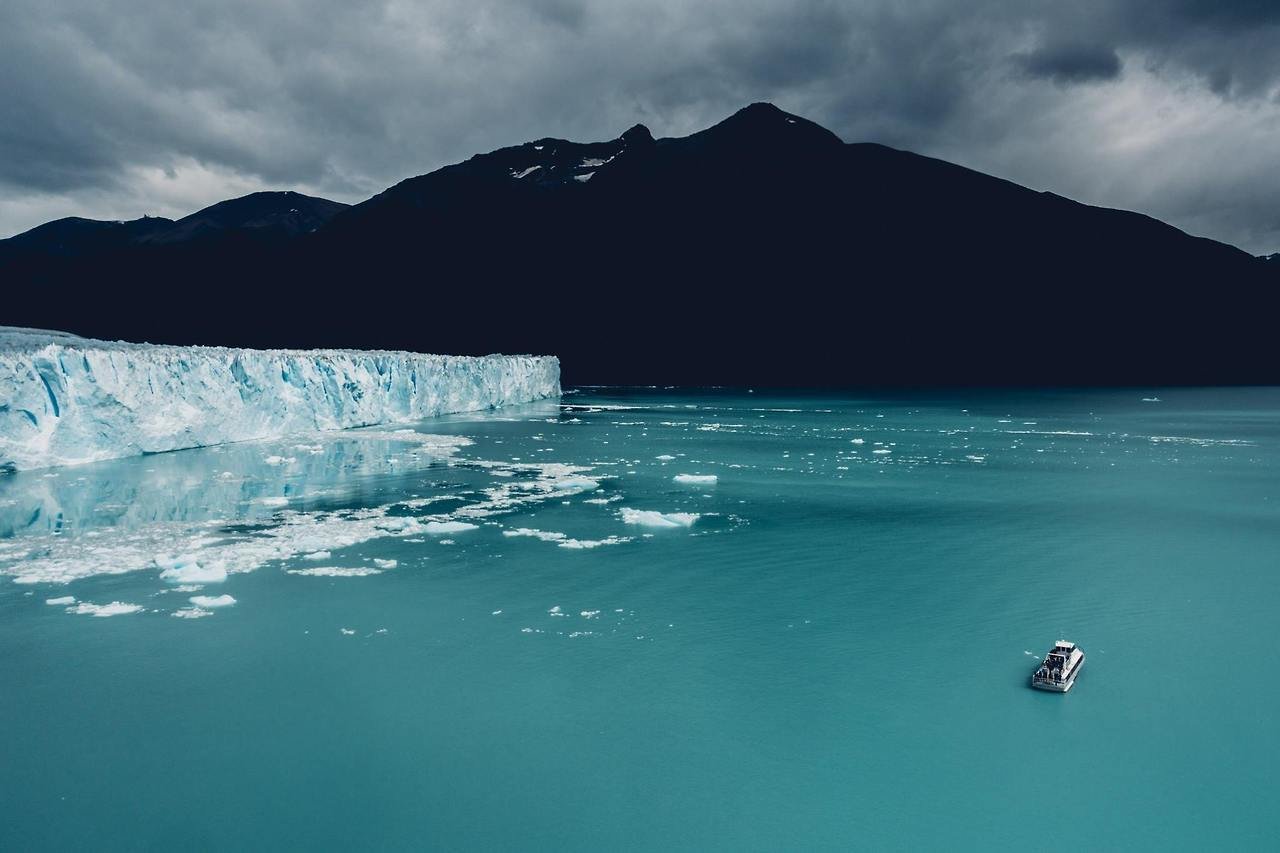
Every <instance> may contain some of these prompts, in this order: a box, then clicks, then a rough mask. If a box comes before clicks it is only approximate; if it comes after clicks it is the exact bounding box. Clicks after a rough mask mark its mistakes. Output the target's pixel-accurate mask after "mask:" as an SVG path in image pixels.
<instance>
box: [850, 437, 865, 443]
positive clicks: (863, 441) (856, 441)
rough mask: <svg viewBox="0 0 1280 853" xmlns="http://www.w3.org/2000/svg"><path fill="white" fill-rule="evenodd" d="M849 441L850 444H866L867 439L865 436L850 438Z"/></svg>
mask: <svg viewBox="0 0 1280 853" xmlns="http://www.w3.org/2000/svg"><path fill="white" fill-rule="evenodd" d="M849 443H850V444H866V443H867V440H866V439H865V438H851V439H849Z"/></svg>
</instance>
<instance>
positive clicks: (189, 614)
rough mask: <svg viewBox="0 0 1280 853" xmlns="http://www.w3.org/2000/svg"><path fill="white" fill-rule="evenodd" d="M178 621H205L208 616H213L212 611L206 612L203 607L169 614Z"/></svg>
mask: <svg viewBox="0 0 1280 853" xmlns="http://www.w3.org/2000/svg"><path fill="white" fill-rule="evenodd" d="M169 615H170V616H174V617H176V618H178V619H203V618H204V617H206V616H212V615H213V611H212V610H206V609H204V608H203V607H183V608H181V609H179V610H175V611H173V612H172V613H170V614H169Z"/></svg>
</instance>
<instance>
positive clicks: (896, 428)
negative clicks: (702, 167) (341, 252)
mask: <svg viewBox="0 0 1280 853" xmlns="http://www.w3.org/2000/svg"><path fill="white" fill-rule="evenodd" d="M162 574H163V575H165V576H164V577H162ZM48 601H54V602H59V603H54V604H50V603H46V602H48ZM1278 616H1280V390H1277V389H1249V388H1242V389H1121V390H1103V391H1086V390H1080V391H1016V392H1014V391H945V392H919V393H911V394H906V393H904V394H886V393H871V392H865V393H854V392H831V393H817V392H814V393H796V392H787V393H777V392H767V391H764V390H756V391H754V392H749V391H747V390H745V389H742V390H725V389H712V390H680V389H619V388H583V389H572V390H571V391H570V392H569V393H567V394H566V395H565V396H564V397H563V398H562V399H561V400H559V401H551V402H546V403H540V404H533V405H528V406H522V407H516V408H510V409H502V410H498V411H493V412H487V413H481V414H474V415H462V416H451V417H447V418H440V419H436V420H432V421H429V422H423V423H419V424H412V425H397V426H395V427H381V428H375V429H368V430H356V431H348V432H342V433H322V434H311V435H305V436H296V437H293V438H290V439H288V440H281V441H270V442H254V443H243V444H235V445H227V446H223V447H216V448H204V449H199V450H190V451H180V452H175V453H167V454H157V455H153V456H146V457H139V458H133V459H125V460H118V461H113V462H103V463H96V464H93V465H87V466H79V467H71V468H61V469H50V470H45V471H27V472H20V473H18V474H12V475H7V476H0V850H15V851H17V850H24V851H25V850H53V849H96V850H173V849H202V850H203V849H225V850H235V849H286V848H287V849H384V850H390V849H402V850H421V849H439V850H464V849H473V850H558V851H565V850H639V849H646V850H786V849H791V850H808V849H831V850H837V849H839V850H846V849H875V850H920V849H949V850H983V851H989V850H1026V849H1044V850H1080V849H1092V850H1136V849H1150V850H1174V849H1177V850H1205V849H1273V848H1274V845H1275V842H1276V839H1277V838H1278V837H1280V809H1277V808H1275V791H1276V790H1277V779H1276V775H1277V770H1276V768H1277V767H1278V766H1280V726H1277V725H1276V717H1277V712H1276V704H1277V699H1278V698H1280V696H1278V688H1277V687H1276V686H1274V685H1276V684H1278V683H1280V681H1277V680H1276V679H1274V678H1272V677H1271V676H1270V674H1269V669H1270V667H1271V666H1272V665H1273V664H1274V657H1275V655H1274V653H1273V652H1271V651H1269V649H1271V648H1272V646H1273V643H1274V641H1275V640H1274V636H1275V633H1276V630H1277V625H1278V624H1280V621H1278V619H1277V617H1278ZM1061 638H1065V639H1068V640H1074V641H1075V642H1077V643H1079V644H1080V645H1081V646H1082V647H1083V649H1084V650H1085V652H1086V653H1087V656H1088V659H1087V663H1086V665H1085V667H1084V671H1083V674H1082V675H1081V676H1080V679H1079V681H1078V683H1077V684H1076V685H1075V687H1074V689H1073V690H1072V691H1071V692H1070V693H1068V694H1066V695H1058V694H1050V693H1043V692H1038V691H1033V690H1031V689H1030V688H1029V686H1028V681H1029V677H1030V674H1031V672H1032V670H1033V668H1034V666H1035V664H1036V662H1037V659H1038V658H1039V657H1040V656H1042V655H1043V654H1044V652H1045V651H1046V650H1047V649H1048V647H1049V646H1050V645H1051V644H1052V643H1053V641H1055V640H1057V639H1061ZM1269 684H1270V685H1273V686H1270V687H1268V685H1269Z"/></svg>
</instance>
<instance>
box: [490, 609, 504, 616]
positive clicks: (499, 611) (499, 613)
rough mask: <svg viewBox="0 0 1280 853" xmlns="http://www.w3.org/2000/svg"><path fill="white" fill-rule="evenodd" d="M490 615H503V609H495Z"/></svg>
mask: <svg viewBox="0 0 1280 853" xmlns="http://www.w3.org/2000/svg"><path fill="white" fill-rule="evenodd" d="M489 615H490V616H501V615H502V611H501V610H495V611H493V612H492V613H490V614H489Z"/></svg>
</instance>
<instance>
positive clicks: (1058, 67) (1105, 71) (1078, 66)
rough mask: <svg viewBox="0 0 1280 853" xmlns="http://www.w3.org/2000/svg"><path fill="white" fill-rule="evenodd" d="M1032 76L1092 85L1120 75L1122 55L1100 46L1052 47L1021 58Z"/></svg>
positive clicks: (1024, 66) (1022, 64)
mask: <svg viewBox="0 0 1280 853" xmlns="http://www.w3.org/2000/svg"><path fill="white" fill-rule="evenodd" d="M1017 59H1018V62H1019V64H1020V65H1021V66H1022V68H1023V70H1024V71H1026V72H1027V74H1028V75H1030V76H1032V77H1044V78H1047V79H1050V80H1054V81H1056V82H1058V83H1091V82H1095V81H1098V80H1114V79H1115V78H1117V77H1119V76H1120V68H1121V63H1120V56H1119V55H1118V54H1117V53H1116V51H1115V48H1110V47H1099V46H1096V45H1081V44H1073V45H1052V46H1045V47H1041V48H1037V49H1036V50H1033V51H1032V52H1030V53H1024V54H1021V55H1020V56H1018V57H1017Z"/></svg>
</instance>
